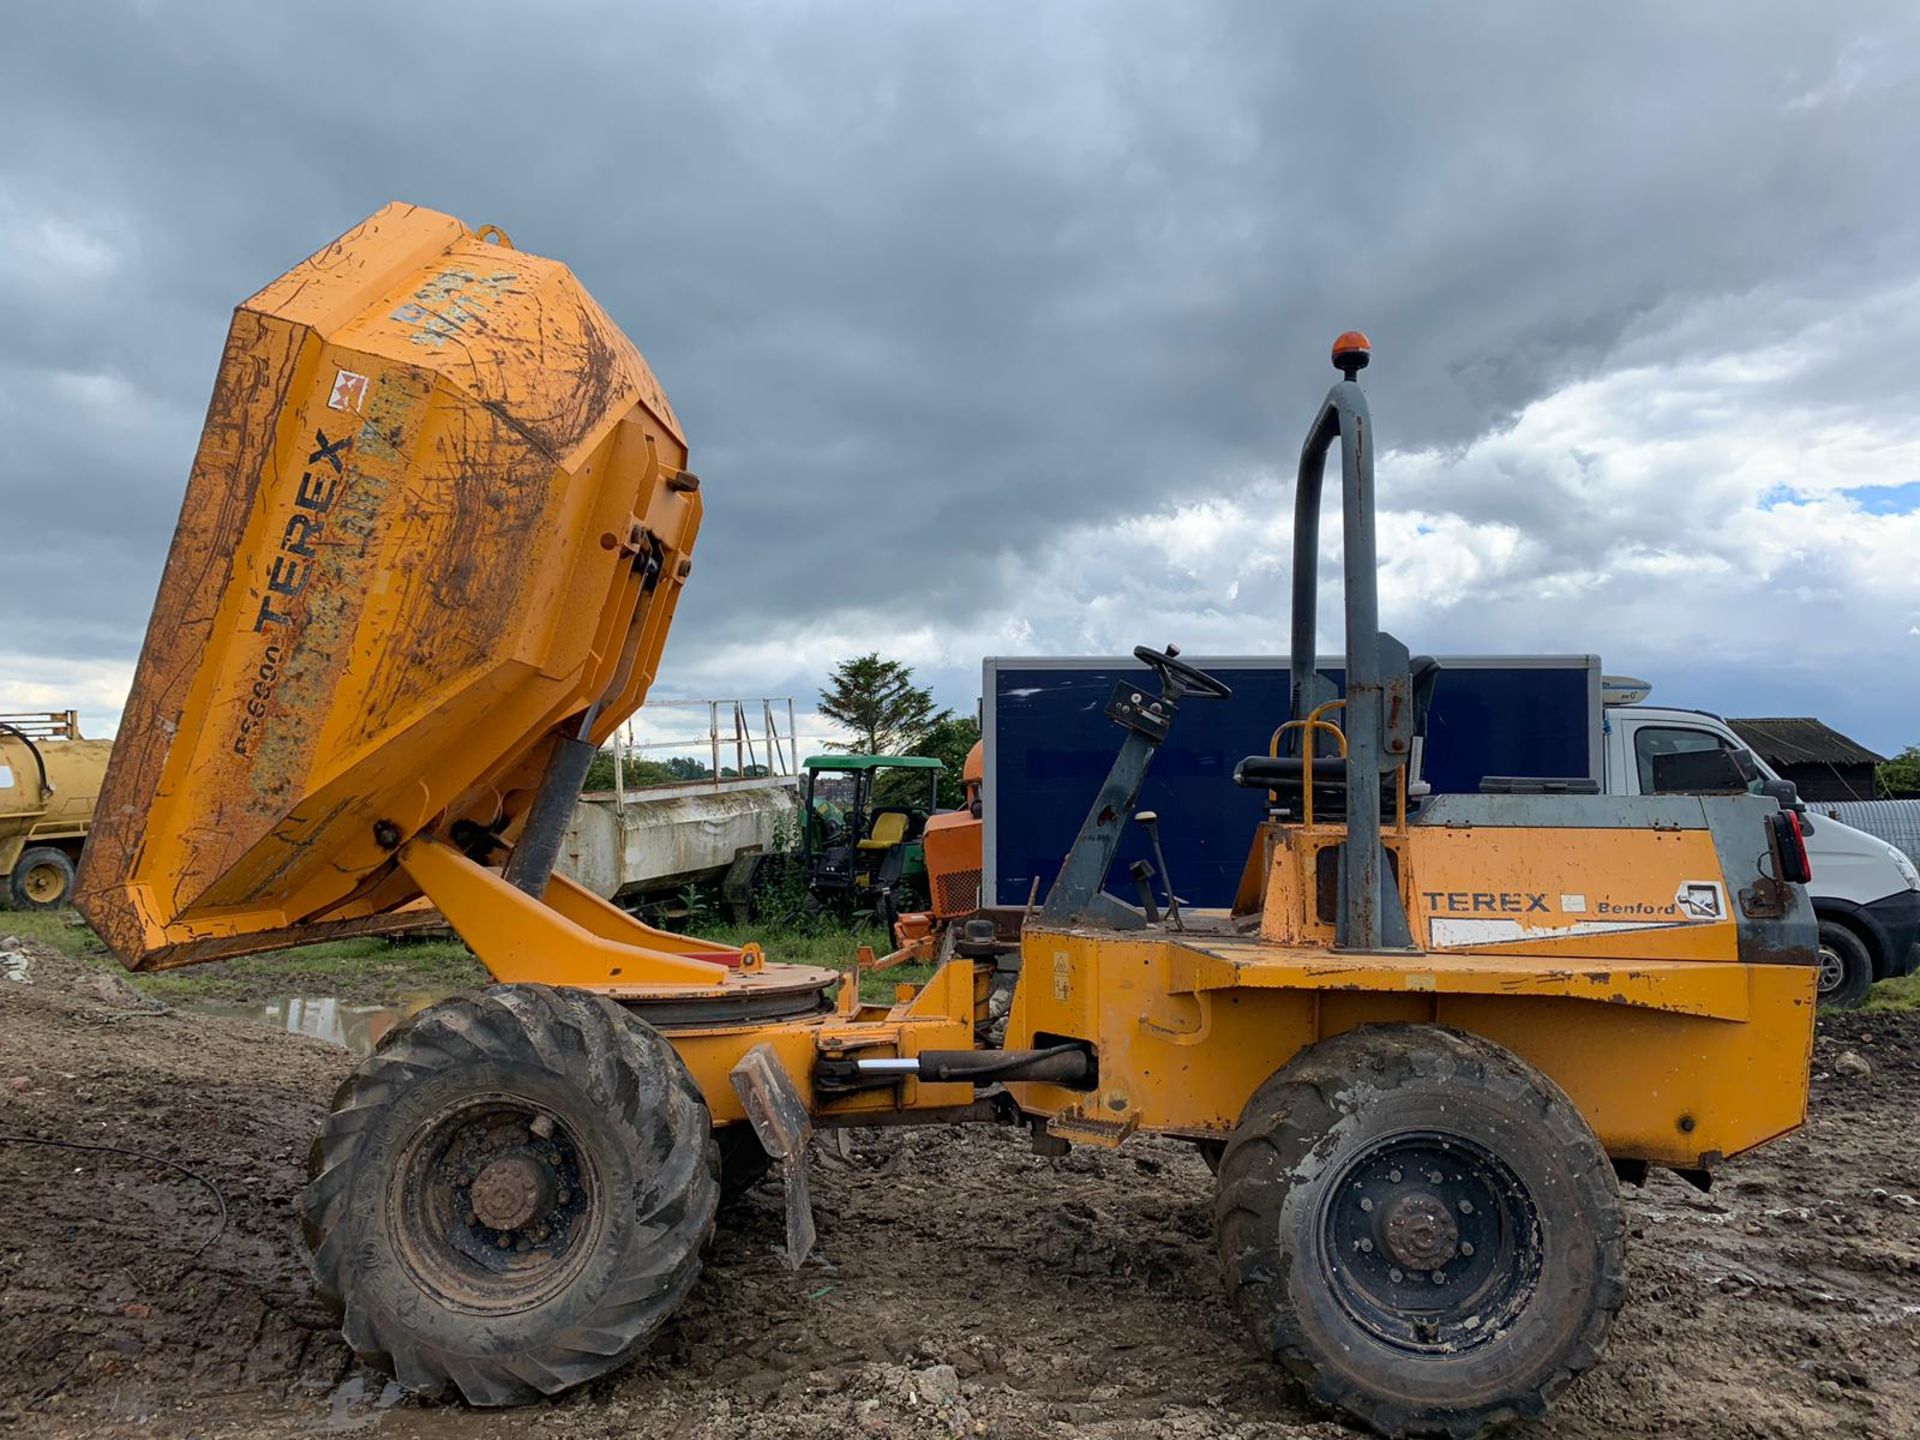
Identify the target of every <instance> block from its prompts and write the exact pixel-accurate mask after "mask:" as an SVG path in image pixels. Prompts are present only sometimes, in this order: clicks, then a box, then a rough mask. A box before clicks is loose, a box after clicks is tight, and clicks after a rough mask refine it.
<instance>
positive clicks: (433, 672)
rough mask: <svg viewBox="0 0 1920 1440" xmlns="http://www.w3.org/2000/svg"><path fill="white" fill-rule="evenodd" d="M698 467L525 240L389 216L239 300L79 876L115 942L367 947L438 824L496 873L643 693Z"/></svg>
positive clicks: (127, 950) (194, 947)
mask: <svg viewBox="0 0 1920 1440" xmlns="http://www.w3.org/2000/svg"><path fill="white" fill-rule="evenodd" d="M685 464H686V447H685V444H684V442H683V439H682V437H681V432H680V428H679V426H678V424H677V422H676V421H675V419H674V416H673V412H672V410H671V409H670V408H669V407H668V405H667V402H666V398H665V397H664V396H663V395H662V394H661V392H660V388H659V386H658V384H657V383H656V382H655V380H654V378H653V375H652V372H651V371H650V370H649V369H648V368H647V364H646V362H645V361H644V360H643V359H641V357H640V355H639V353H638V352H637V351H636V350H635V349H634V348H633V346H632V345H631V344H630V343H629V342H628V341H627V339H626V337H625V336H623V335H622V334H621V333H620V331H619V329H618V328H617V327H616V326H615V325H614V324H613V322H612V321H611V320H610V319H608V317H607V316H606V314H605V313H604V312H603V311H602V310H601V309H600V307H599V306H598V305H596V304H595V303H594V301H593V300H592V299H591V298H590V297H589V296H588V295H587V293H586V292H585V291H584V290H583V289H582V288H581V287H580V284H579V282H578V281H577V280H575V278H574V277H573V275H572V274H571V273H570V272H569V271H568V270H567V268H566V267H565V266H563V265H560V264H557V263H556V262H554V261H551V260H544V259H541V258H539V257H537V256H533V255H529V254H526V253H524V252H521V251H517V250H514V249H512V248H511V247H510V246H508V245H507V244H505V243H504V240H503V238H500V237H497V232H495V238H493V239H487V240H483V239H482V238H480V237H479V236H476V235H475V234H474V233H473V232H471V231H469V230H468V229H467V228H466V227H465V226H464V225H462V224H461V223H460V222H459V221H458V220H455V219H453V218H452V217H451V216H447V215H440V214H435V213H434V212H432V211H429V210H422V209H419V208H417V207H413V206H407V205H390V206H388V207H387V208H386V209H384V210H382V211H380V212H379V213H378V214H376V215H374V216H372V217H371V218H369V219H368V220H366V221H365V222H363V223H362V224H360V225H358V226H356V227H355V228H353V229H352V230H350V231H348V232H347V233H346V234H344V235H342V236H341V237H340V238H339V239H338V240H336V241H334V242H333V243H332V244H331V245H329V246H327V247H326V248H325V249H323V250H321V251H320V252H319V253H318V254H316V255H314V256H312V257H311V258H310V259H308V260H306V261H305V262H303V263H302V264H300V265H298V266H296V267H295V268H294V269H293V270H291V271H290V272H288V273H287V274H286V275H284V276H282V277H281V278H280V279H278V280H276V281H274V282H273V283H272V284H270V285H268V286H267V287H266V288H265V289H264V290H262V291H260V292H259V294H257V295H255V296H254V297H253V298H252V299H250V300H248V301H246V302H245V303H243V304H242V305H241V306H240V307H239V309H238V310H237V311H236V312H235V314H234V318H233V325H232V328H231V330H230V331H229V333H228V336H227V343H226V349H225V353H224V354H223V356H222V357H221V361H220V367H219V372H218V376H217V378H216V380H215V383H214V391H213V399H212V402H211V403H210V405H209V406H208V411H207V420H206V427H205V430H204V432H203V434H202V436H201V441H200V449H199V453H198V454H197V456H196V457H195V459H194V464H193V471H192V476H191V479H190V481H189V483H188V489H187V495H186V500H185V503H184V505H183V506H182V508H181V514H180V522H179V528H178V529H177V531H176V532H175V535H174V538H173V545H172V549H171V550H170V552H169V554H168V557H167V564H166V569H165V572H164V574H163V577H162V579H161V584H160V592H159V596H158V598H157V600H156V601H155V604H154V612H153V618H152V621H151V623H150V625H149V628H148V631H147V639H146V644H145V647H144V649H143V650H142V652H141V657H140V664H139V669H138V671H137V673H136V676H135V680H134V685H133V692H132V695H131V697H130V699H129V701H128V704H127V709H126V712H125V716H124V718H123V721H122V725H121V730H120V735H119V738H118V742H117V744H116V746H115V751H114V759H113V764H112V768H111V769H110V771H109V773H108V776H107V780H106V785H105V789H104V791H103V793H102V796H101V800H100V806H99V811H98V816H97V820H96V824H95V829H94V834H93V840H92V844H91V846H90V848H89V851H88V856H87V861H86V865H85V869H84V872H83V874H82V876H81V883H80V887H79V895H78V903H79V904H80V907H81V909H82V910H83V911H84V912H85V913H86V915H87V917H88V918H89V919H90V920H91V921H92V922H93V923H94V925H95V927H96V928H97V929H98V930H99V931H100V933H101V934H102V935H103V936H104V937H105V938H106V940H107V942H108V944H109V945H111V946H112V948H113V949H114V951H115V952H116V953H117V954H119V955H120V957H121V958H122V959H123V960H125V961H126V962H127V963H128V964H129V965H133V966H135V967H138V968H156V967H161V966H167V965H176V964H182V963H187V962H189V961H192V960H196V959H205V958H210V957H212V956H215V955H219V954H227V953H234V952H236V951H239V950H254V949H266V948H271V947H273V946H275V945H281V944H290V943H294V942H297V941H304V940H310V939H319V938H325V937H326V936H328V935H331V934H341V933H352V931H353V930H355V929H358V928H363V927H365V926H367V925H368V924H369V923H370V922H372V921H374V920H377V919H378V917H380V916H381V915H383V914H385V913H387V912H390V911H392V910H394V909H397V908H399V907H400V906H403V905H405V904H406V903H408V902H409V901H411V900H413V899H414V898H415V897H416V896H417V895H418V893H419V891H418V888H417V886H416V885H415V884H414V883H413V882H412V881H411V880H410V879H409V878H408V877H407V876H406V875H405V873H404V872H402V871H401V870H399V869H398V867H397V866H395V864H394V863H393V859H392V852H393V851H394V849H395V848H396V847H397V846H398V845H399V844H401V843H402V842H404V840H405V839H407V838H408V837H410V836H412V835H414V834H416V833H417V832H419V831H420V830H421V829H422V828H423V827H425V826H427V825H429V824H436V825H437V826H438V827H439V829H440V833H443V834H451V835H453V836H454V837H455V841H456V843H458V844H461V845H462V846H463V847H464V848H466V849H467V850H468V852H469V853H470V854H473V855H475V856H476V857H480V856H488V857H490V858H496V859H497V858H498V855H497V851H498V850H499V848H500V847H501V846H502V845H503V844H505V843H510V842H511V840H512V839H513V837H514V836H515V834H516V833H517V830H518V827H519V826H520V825H521V824H522V822H523V821H524V818H525V814H526V810H527V806H528V804H529V802H530V799H531V797H532V794H533V792H534V790H535V788H536V787H537V785H538V783H539V779H540V776H541V775H542V773H543V772H544V770H545V766H546V762H547V760H548V757H549V756H550V754H551V753H552V750H553V747H554V743H555V741H556V740H557V739H558V738H559V737H561V736H565V735H583V736H584V737H585V738H588V739H591V740H594V741H596V742H597V741H599V740H601V739H604V738H605V737H606V736H608V735H610V734H611V733H612V732H613V730H614V729H615V727H616V726H617V725H618V724H619V723H620V721H621V720H622V719H623V718H624V717H625V716H626V715H628V714H629V713H631V712H632V710H633V709H634V708H635V707H636V706H637V705H638V704H639V703H640V701H641V700H642V699H643V697H644V696H645V694H646V690H647V687H648V685H649V683H650V682H651V680H652V678H653V675H654V671H655V667H656V665H657V664H658V661H659V653H660V647H661V645H662V643H663V642H664V639H665V635H666V630H667V626H668V623H669V621H670V619H671V615H672V610H673V606H674V603H675V600H676V598H677V596H678V593H679V589H680V585H681V582H682V581H683V580H684V579H685V577H686V573H687V571H688V569H689V568H690V565H691V562H690V560H689V559H688V555H689V553H690V551H691V549H692V546H693V540H694V535H695V532H696V531H697V529H698V526H699V520H700V500H699V494H698V485H697V481H695V480H694V478H693V477H692V476H691V475H689V474H687V473H686V471H685ZM462 822H465V823H462Z"/></svg>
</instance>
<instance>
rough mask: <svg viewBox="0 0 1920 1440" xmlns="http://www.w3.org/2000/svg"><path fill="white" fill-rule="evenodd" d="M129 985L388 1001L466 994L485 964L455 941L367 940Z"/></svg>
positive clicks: (185, 970) (189, 992) (210, 995)
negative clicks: (423, 994)
mask: <svg viewBox="0 0 1920 1440" xmlns="http://www.w3.org/2000/svg"><path fill="white" fill-rule="evenodd" d="M133 981H134V984H136V985H138V986H139V987H140V988H141V989H142V990H144V991H146V992H147V993H148V994H150V995H157V996H158V997H159V998H161V999H162V1000H252V999H256V998H259V997H263V996H268V995H333V996H337V997H339V998H341V999H347V1000H390V999H393V998H395V997H397V996H400V995H404V994H408V993H410V992H417V991H429V990H470V989H474V988H476V987H478V986H481V985H485V984H486V983H487V982H488V976H487V971H486V967H485V966H483V965H481V963H480V962H479V961H478V960H476V959H474V958H473V955H472V953H471V952H470V951H469V950H468V949H467V947H466V946H465V945H462V944H461V943H460V942H459V941H458V940H407V939H399V940H387V939H384V938H382V937H381V936H378V935H369V936H362V937H361V938H359V939H354V940H329V941H326V942H324V943H322V944H319V945H301V946H297V947H295V948H294V949H291V950H273V951H269V952H267V953H266V954H264V955H247V956H243V957H241V958H239V959H236V960H213V961H209V962H208V963H207V964H205V965H193V966H183V967H181V968H180V969H177V970H163V971H160V972H159V973H158V974H153V975H136V976H134V977H133Z"/></svg>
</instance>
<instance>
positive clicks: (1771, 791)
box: [1760, 780, 1807, 814]
mask: <svg viewBox="0 0 1920 1440" xmlns="http://www.w3.org/2000/svg"><path fill="white" fill-rule="evenodd" d="M1760 793H1761V794H1762V795H1765V796H1766V797H1767V798H1768V799H1770V800H1773V801H1774V802H1776V803H1777V804H1778V805H1779V806H1780V808H1781V809H1782V810H1792V811H1794V812H1795V813H1796V814H1799V813H1801V812H1804V811H1805V810H1806V808H1807V806H1806V802H1805V801H1803V800H1802V799H1801V798H1800V787H1799V786H1798V785H1795V784H1794V783H1793V781H1791V780H1762V781H1761V782H1760Z"/></svg>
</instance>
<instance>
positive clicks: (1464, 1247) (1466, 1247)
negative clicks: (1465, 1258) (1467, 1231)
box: [1460, 1240, 1473, 1255]
mask: <svg viewBox="0 0 1920 1440" xmlns="http://www.w3.org/2000/svg"><path fill="white" fill-rule="evenodd" d="M1460 1253H1461V1254H1462V1255H1471V1254H1473V1245H1472V1243H1471V1242H1470V1241H1466V1240H1462V1241H1461V1242H1460Z"/></svg>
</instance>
